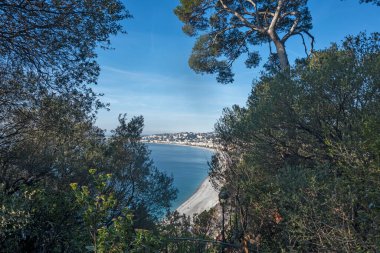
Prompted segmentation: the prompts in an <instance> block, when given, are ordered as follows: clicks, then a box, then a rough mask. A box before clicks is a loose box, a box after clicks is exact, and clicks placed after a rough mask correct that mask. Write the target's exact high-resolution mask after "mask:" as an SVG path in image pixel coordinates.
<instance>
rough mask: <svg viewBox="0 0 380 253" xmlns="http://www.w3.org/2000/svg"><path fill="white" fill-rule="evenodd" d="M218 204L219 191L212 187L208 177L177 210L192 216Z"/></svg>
mask: <svg viewBox="0 0 380 253" xmlns="http://www.w3.org/2000/svg"><path fill="white" fill-rule="evenodd" d="M216 204H218V192H217V191H216V190H215V189H214V188H213V187H212V185H211V182H210V178H209V177H207V178H206V179H205V180H204V181H203V182H202V184H201V185H200V186H199V187H198V189H197V190H196V192H195V193H194V194H193V195H192V196H191V197H190V198H189V199H188V200H186V201H185V202H184V203H183V204H182V205H180V206H179V207H178V208H177V211H178V212H179V213H181V214H186V215H189V216H190V217H192V216H193V214H195V213H201V212H203V211H205V210H209V209H210V208H212V207H214V206H215V205H216Z"/></svg>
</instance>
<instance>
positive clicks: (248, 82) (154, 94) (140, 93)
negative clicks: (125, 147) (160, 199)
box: [94, 0, 380, 134]
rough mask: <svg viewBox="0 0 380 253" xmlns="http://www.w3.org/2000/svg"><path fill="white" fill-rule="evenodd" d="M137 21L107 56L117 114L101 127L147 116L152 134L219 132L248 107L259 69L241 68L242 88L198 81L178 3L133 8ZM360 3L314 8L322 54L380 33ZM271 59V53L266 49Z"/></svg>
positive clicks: (318, 2)
mask: <svg viewBox="0 0 380 253" xmlns="http://www.w3.org/2000/svg"><path fill="white" fill-rule="evenodd" d="M125 2H126V5H127V8H128V9H129V11H130V12H131V14H132V15H133V16H134V18H133V19H129V20H127V21H125V22H123V24H124V27H125V29H126V31H127V33H128V34H126V35H125V34H119V35H118V36H116V37H114V38H112V46H113V48H114V49H113V50H108V51H104V50H99V51H98V53H99V57H98V62H99V64H100V66H101V75H100V78H99V82H98V85H97V86H96V87H95V88H94V90H95V91H97V92H100V93H104V97H103V98H102V100H103V101H104V102H108V103H110V111H105V110H103V111H100V112H99V114H98V120H97V125H98V126H99V127H101V128H103V129H108V130H110V129H113V128H115V127H116V125H117V116H118V115H119V114H120V113H127V115H128V116H129V117H132V116H135V115H143V116H144V119H145V129H144V134H152V133H166V132H180V131H194V132H209V131H213V126H214V124H215V122H216V121H217V119H218V118H220V116H221V115H222V110H223V108H225V107H230V106H232V105H233V104H238V105H244V104H245V102H246V99H247V97H248V94H249V92H250V90H251V88H252V80H253V79H255V78H257V77H258V73H259V69H255V70H252V69H247V68H245V66H244V64H243V63H242V62H237V64H235V65H234V67H233V70H234V72H235V82H234V83H233V84H229V85H221V84H218V83H217V82H216V81H215V77H214V76H211V75H199V74H195V73H194V72H193V71H192V70H191V69H190V68H189V67H188V64H187V61H188V57H189V55H190V53H191V49H192V47H193V43H194V38H190V37H188V36H186V35H185V34H184V33H183V32H182V30H181V27H182V24H181V22H180V21H179V20H178V19H177V17H176V16H175V15H174V14H173V9H174V8H175V6H176V5H177V4H178V2H179V1H177V0H160V1H157V0H129V1H125ZM358 2H359V0H345V1H340V0H310V1H309V7H310V11H311V14H312V17H313V26H314V28H313V30H312V33H313V35H314V36H315V38H316V47H315V48H316V49H321V48H325V47H327V46H329V45H330V43H331V42H339V41H341V40H342V39H343V38H344V37H345V36H346V35H348V34H357V33H359V32H360V31H367V32H374V31H379V29H378V27H379V25H380V15H379V14H380V8H379V7H376V6H373V5H368V4H361V5H360V4H358ZM286 46H287V51H288V55H289V58H290V59H291V60H294V59H295V58H298V57H303V56H304V49H303V47H302V44H301V41H300V40H299V39H298V38H295V39H291V40H289V42H288V44H287V45H286ZM261 51H262V52H263V55H262V57H263V59H264V60H265V59H266V57H267V47H265V48H262V49H261Z"/></svg>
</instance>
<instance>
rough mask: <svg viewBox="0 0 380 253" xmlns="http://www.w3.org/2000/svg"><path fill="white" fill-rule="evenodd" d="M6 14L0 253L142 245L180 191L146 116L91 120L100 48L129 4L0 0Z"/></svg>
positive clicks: (1, 32) (0, 89) (1, 54)
mask: <svg viewBox="0 0 380 253" xmlns="http://www.w3.org/2000/svg"><path fill="white" fill-rule="evenodd" d="M0 14H1V15H0V16H1V17H0V20H1V23H2V25H1V27H0V42H1V43H0V171H1V173H0V219H1V220H0V251H1V252H57V251H58V252H84V251H87V250H91V251H96V252H120V251H123V250H126V249H132V248H133V249H135V250H136V249H138V245H140V244H141V242H142V241H149V240H148V239H145V238H148V237H149V236H148V237H146V236H145V235H146V233H142V232H139V231H143V230H141V229H146V228H149V229H151V230H154V228H155V225H154V224H155V221H156V220H157V219H158V217H161V216H162V215H163V213H164V212H166V211H167V210H168V208H169V207H170V201H171V200H173V199H174V198H175V196H176V190H175V189H173V187H172V179H171V178H170V177H168V176H166V175H165V174H163V173H161V172H159V171H158V170H157V169H156V168H155V167H154V165H153V163H152V161H151V160H150V158H149V150H148V149H147V147H146V146H145V145H144V144H142V143H141V139H140V138H141V132H142V128H143V125H144V123H143V118H142V117H133V118H132V119H130V120H129V121H128V120H127V119H126V117H125V116H120V117H119V126H118V127H117V128H116V129H115V130H114V131H113V132H112V135H111V136H110V137H106V136H105V132H104V131H103V130H101V129H99V128H97V127H96V126H95V125H94V122H95V115H96V112H97V110H98V109H99V108H101V107H104V106H105V105H104V104H102V103H101V102H100V101H99V95H98V94H95V93H94V92H93V91H92V90H91V85H92V84H95V83H96V81H97V78H98V75H99V66H98V64H97V63H96V61H95V60H96V53H95V50H96V48H99V47H102V48H108V47H109V38H110V36H111V35H116V34H118V33H120V32H123V29H122V26H121V23H120V21H122V20H124V19H125V18H129V17H130V15H129V13H128V11H127V10H126V9H125V6H124V4H123V3H122V2H121V1H119V0H99V1H74V0H67V1H2V2H1V3H0ZM89 169H96V172H95V170H91V173H90V174H89V173H88V170H89ZM73 183H74V184H73ZM70 184H71V186H74V185H76V187H75V188H76V191H73V190H72V189H71V187H70ZM139 229H140V230H139ZM116 238H118V240H120V241H123V242H120V241H117V240H116ZM149 238H150V237H149ZM86 247H87V250H86Z"/></svg>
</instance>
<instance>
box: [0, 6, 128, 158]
mask: <svg viewBox="0 0 380 253" xmlns="http://www.w3.org/2000/svg"><path fill="white" fill-rule="evenodd" d="M0 14H1V15H0V16H1V17H0V22H1V23H2V26H1V27H0V42H1V43H0V143H1V148H0V154H1V157H4V156H5V155H6V152H7V150H9V149H10V148H11V146H12V145H14V144H15V143H16V142H19V141H21V140H22V138H23V137H22V136H23V133H25V132H26V131H27V130H26V128H28V126H30V125H33V124H34V123H35V122H34V121H35V120H36V118H35V113H34V112H35V111H38V110H39V108H40V107H41V106H44V105H43V101H44V100H51V99H52V98H54V97H57V96H61V99H65V100H67V101H76V103H77V104H81V110H83V111H84V112H85V113H86V114H87V115H88V116H90V114H92V113H93V112H94V111H93V109H95V108H99V107H101V106H102V103H101V102H100V101H99V100H98V96H97V94H95V93H94V92H93V91H92V90H91V89H90V88H89V86H88V85H89V84H94V83H96V81H97V77H98V75H99V66H98V64H97V63H96V61H95V59H96V53H95V49H96V48H97V47H99V46H101V47H103V48H108V47H109V45H110V41H109V38H110V36H111V35H115V34H117V33H119V32H123V28H122V26H121V24H120V22H121V21H122V20H123V19H126V18H129V17H130V15H129V13H128V11H127V10H126V9H125V6H124V4H123V3H122V2H121V1H119V0H97V1H75V0H63V1H44V0H38V1H21V0H19V1H8V0H7V1H1V3H0Z"/></svg>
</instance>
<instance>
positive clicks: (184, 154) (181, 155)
mask: <svg viewBox="0 0 380 253" xmlns="http://www.w3.org/2000/svg"><path fill="white" fill-rule="evenodd" d="M147 145H148V148H149V149H150V150H151V158H152V159H153V161H154V164H155V166H156V167H157V168H158V169H160V170H161V171H164V172H166V173H167V174H168V175H172V176H173V178H174V182H173V184H174V187H176V188H177V189H178V196H177V199H176V200H175V201H174V202H173V203H172V210H175V209H176V208H177V207H179V206H180V205H181V204H182V203H183V202H185V201H186V200H187V199H188V198H189V197H190V196H191V195H192V194H193V193H194V192H195V191H196V189H197V188H198V186H199V185H200V184H201V183H202V182H203V180H204V179H205V178H206V177H207V175H208V164H207V162H209V161H210V160H211V156H212V154H213V152H212V151H211V150H208V149H203V148H197V147H190V146H178V145H171V144H155V143H149V144H147Z"/></svg>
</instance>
